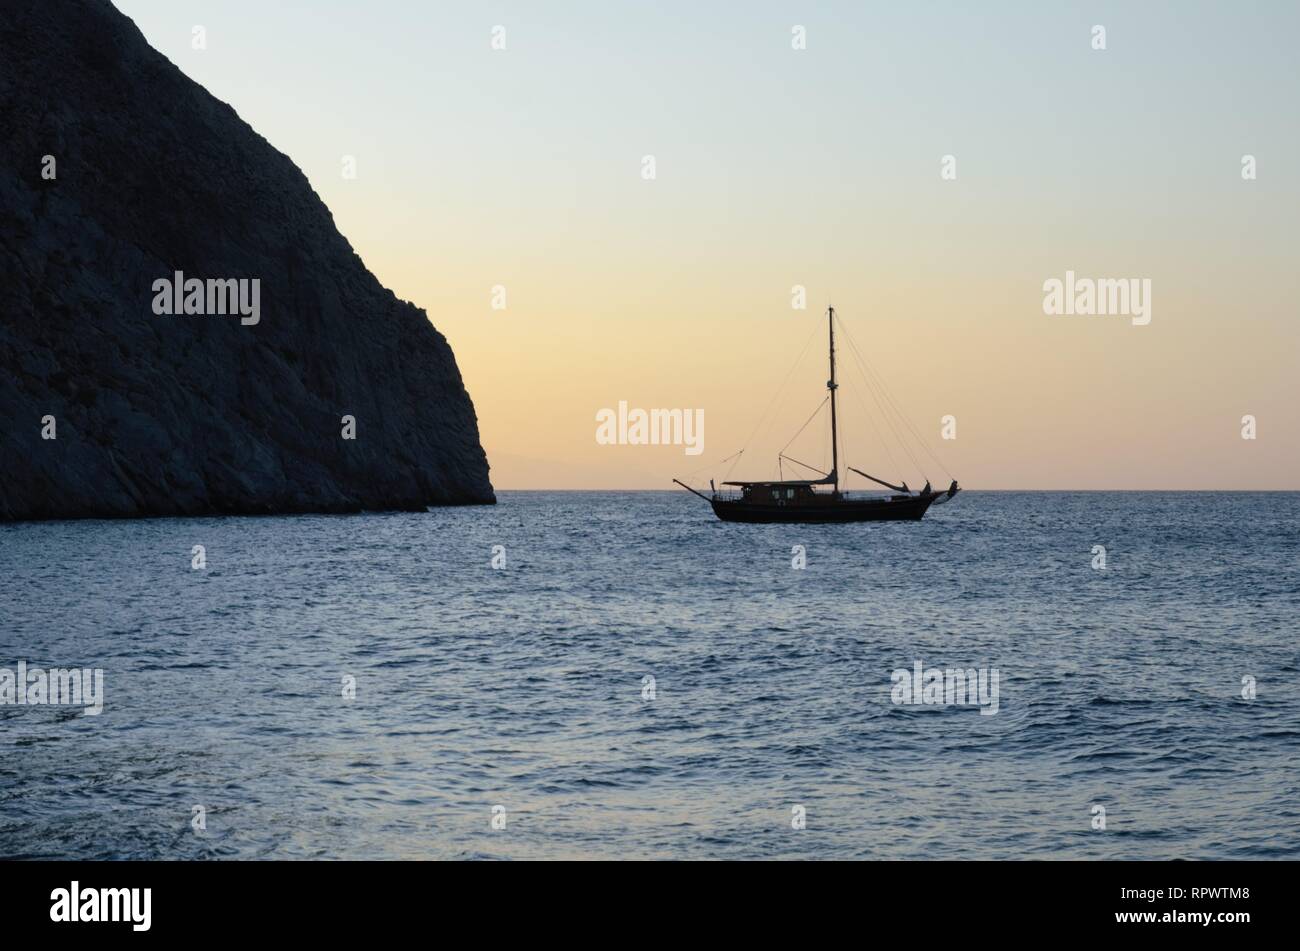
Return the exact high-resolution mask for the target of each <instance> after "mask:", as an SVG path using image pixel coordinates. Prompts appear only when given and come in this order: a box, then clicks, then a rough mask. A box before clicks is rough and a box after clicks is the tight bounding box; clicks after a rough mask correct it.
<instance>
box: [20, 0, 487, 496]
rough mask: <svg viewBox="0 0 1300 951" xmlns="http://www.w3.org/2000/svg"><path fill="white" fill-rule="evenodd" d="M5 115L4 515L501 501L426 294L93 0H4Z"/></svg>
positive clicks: (227, 112)
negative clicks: (379, 264)
mask: <svg viewBox="0 0 1300 951" xmlns="http://www.w3.org/2000/svg"><path fill="white" fill-rule="evenodd" d="M0 129H3V137H4V144H3V146H0V288H3V299H2V300H0V371H3V372H2V373H0V519H30V518H64V517H82V516H137V515H193V514H207V513H259V512H307V511H320V512H329V511H356V510H359V509H418V508H422V507H424V506H425V505H428V504H446V503H471V502H492V501H494V496H493V493H492V487H491V485H490V483H489V482H488V465H487V458H486V456H485V455H484V453H483V449H482V447H481V446H480V444H479V436H478V424H477V420H476V418H475V416H474V407H473V405H472V404H471V402H470V399H469V395H468V394H467V393H466V392H465V387H464V385H463V383H462V382H461V377H460V371H459V370H458V369H457V367H456V360H455V357H454V356H453V355H452V352H451V349H450V347H448V345H447V341H446V340H445V339H444V338H443V336H442V335H441V334H440V333H438V331H437V330H435V329H434V328H433V326H432V325H431V324H430V323H429V321H428V319H427V317H426V315H425V313H424V311H422V310H420V309H418V308H416V307H415V306H413V305H411V304H409V303H406V302H404V301H400V300H398V299H397V298H396V297H395V296H394V295H393V294H392V292H390V291H388V290H386V289H385V288H383V287H382V286H381V285H380V284H379V282H378V281H377V280H376V279H375V277H374V276H373V275H372V274H371V273H370V272H369V271H368V270H366V268H365V265H364V264H363V263H362V262H361V259H360V258H359V257H358V256H357V255H356V253H355V252H354V251H353V250H352V247H351V246H350V245H349V244H348V242H347V240H346V239H344V238H343V236H342V235H340V234H339V232H338V230H337V229H336V228H335V226H334V221H333V218H332V217H331V215H330V213H329V210H328V209H327V208H326V207H325V205H324V204H323V203H322V202H321V200H320V198H319V197H317V195H316V193H315V192H314V191H313V190H312V188H311V186H310V185H309V184H308V182H307V179H306V178H305V176H304V175H303V174H302V172H301V171H299V169H298V168H297V167H296V166H295V165H294V164H293V162H291V161H290V160H289V158H288V157H287V156H285V155H283V154H281V153H280V152H278V151H276V150H275V149H274V148H273V147H271V145H270V144H268V143H267V142H266V140H265V139H263V138H262V137H261V136H260V135H258V134H257V133H256V132H254V131H253V130H252V129H251V128H250V127H249V126H248V125H247V124H246V123H244V122H243V121H242V120H240V118H239V117H238V116H237V115H236V114H235V111H234V110H233V109H231V108H230V107H229V106H227V105H225V104H224V103H222V102H219V101H218V100H216V99H215V98H213V97H212V96H211V95H209V94H208V93H207V91H205V90H204V89H203V88H202V87H201V86H199V85H198V84H196V83H194V82H192V81H191V80H190V79H188V78H187V77H185V76H184V75H183V74H182V73H181V72H180V70H178V69H177V68H176V67H175V66H173V65H172V64H171V63H170V62H169V61H168V60H167V59H166V58H165V57H163V56H162V55H161V54H159V53H158V52H156V51H155V50H153V49H152V48H150V47H149V45H148V44H147V43H146V42H145V40H144V37H143V36H142V35H141V33H140V31H139V30H138V29H136V27H135V25H134V24H133V23H132V22H131V21H130V20H129V19H127V18H126V17H125V16H123V15H122V14H120V13H119V12H118V11H117V10H116V9H115V8H114V7H113V6H112V5H111V4H110V3H108V2H107V0H40V2H38V3H31V2H28V0H0ZM46 156H51V157H52V158H53V164H52V165H51V162H50V160H49V159H47V158H46ZM51 171H52V172H53V176H54V177H52V178H51V177H47V176H49V175H50V174H51ZM176 272H182V273H183V275H184V277H185V279H186V280H187V281H188V280H189V279H193V278H198V279H200V280H202V281H205V282H206V281H209V280H212V281H214V282H215V281H216V280H228V279H236V280H238V279H243V280H244V281H245V283H244V285H243V289H244V290H245V291H246V292H247V293H248V296H246V297H244V298H242V303H243V304H244V305H245V306H244V311H243V312H242V313H241V312H239V311H238V310H237V307H236V306H234V305H235V303H236V301H235V300H233V299H232V300H228V301H227V303H226V308H227V310H234V311H236V312H235V313H233V314H231V313H227V314H226V315H219V314H217V315H213V314H208V315H205V316H199V315H197V314H190V315H185V314H181V315H165V314H164V315H159V314H157V313H155V309H164V310H165V309H167V308H165V307H164V306H163V304H164V303H167V304H170V303H174V301H175V298H174V296H173V295H171V294H170V292H162V291H160V290H159V288H160V287H162V286H163V285H159V284H157V283H156V282H159V281H160V280H164V279H165V280H167V281H172V280H174V278H175V275H176ZM253 279H256V280H257V282H258V285H257V290H258V296H257V299H256V304H257V306H256V308H255V309H254V308H253V307H252V306H251V304H252V303H253V301H252V299H251V296H252V292H253V289H254V285H252V284H251V281H252V280H253ZM209 286H212V285H206V284H205V285H204V292H203V293H198V294H193V295H192V296H190V298H189V304H190V308H191V309H192V310H193V309H220V305H221V300H220V298H221V296H222V294H224V293H227V292H234V291H236V290H237V289H238V287H239V286H238V285H227V284H223V285H220V286H218V287H216V290H219V291H221V292H222V294H216V295H214V296H212V297H209V295H208V294H207V293H206V288H207V287H209ZM189 289H190V290H193V287H192V286H191V287H190V288H189ZM185 303H186V302H185V300H184V299H182V300H181V304H182V306H181V309H182V310H184V309H185ZM254 317H256V322H254ZM345 416H349V417H352V418H353V419H354V420H355V424H354V427H353V428H354V432H355V439H345V438H343V431H344V428H345V422H344V420H343V417H345ZM48 417H52V418H53V423H52V424H51V423H50V421H49V419H47V418H48ZM51 434H52V435H53V436H54V437H55V438H52V439H51V438H44V437H48V436H50V435H51Z"/></svg>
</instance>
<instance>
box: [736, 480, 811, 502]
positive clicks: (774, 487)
mask: <svg viewBox="0 0 1300 951" xmlns="http://www.w3.org/2000/svg"><path fill="white" fill-rule="evenodd" d="M723 485H734V486H737V487H738V488H739V489H740V498H741V500H742V501H744V502H760V503H768V504H770V505H807V504H809V503H816V502H818V501H820V500H821V499H820V497H819V496H818V495H817V493H816V492H814V491H813V483H811V482H724V483H723Z"/></svg>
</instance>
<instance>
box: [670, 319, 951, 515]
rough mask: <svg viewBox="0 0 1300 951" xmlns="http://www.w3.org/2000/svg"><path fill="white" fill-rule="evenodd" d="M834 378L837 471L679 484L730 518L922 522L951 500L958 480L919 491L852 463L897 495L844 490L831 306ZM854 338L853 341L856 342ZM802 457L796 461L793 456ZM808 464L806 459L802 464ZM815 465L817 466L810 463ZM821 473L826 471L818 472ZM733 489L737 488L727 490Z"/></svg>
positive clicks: (830, 385) (832, 396) (833, 431)
mask: <svg viewBox="0 0 1300 951" xmlns="http://www.w3.org/2000/svg"><path fill="white" fill-rule="evenodd" d="M826 323H827V328H828V332H829V349H830V365H831V378H830V380H828V381H827V383H826V388H827V390H829V391H830V396H829V400H830V407H831V470H830V472H827V473H825V474H824V475H823V476H822V477H821V478H818V479H782V480H778V481H775V482H723V483H722V484H723V486H724V491H721V492H720V491H718V489H717V488H716V486H714V485H713V483H712V482H710V487H711V494H710V495H705V494H704V493H703V492H700V491H697V490H696V489H693V488H691V487H690V486H689V485H687V484H686V483H685V482H682V481H681V480H680V479H673V482H675V483H677V484H678V485H680V486H681V487H682V488H683V489H685V490H686V491H688V492H691V493H693V494H695V495H698V496H699V497H700V498H702V499H704V500H705V501H706V502H708V503H709V504H710V505H711V506H712V507H713V511H714V514H716V515H717V516H718V518H720V519H722V520H723V521H724V522H759V523H767V524H771V523H786V522H791V523H793V522H823V523H825V522H894V521H918V520H920V519H921V518H923V517H924V516H925V513H926V512H927V511H929V509H930V506H931V505H934V504H936V503H938V502H941V501H942V502H947V501H949V500H950V499H952V498H953V497H954V496H955V495H956V494H957V493H958V492H959V491H961V490H960V487H959V486H958V485H957V480H956V479H953V480H952V484H951V485H950V486H948V488H947V489H946V490H939V491H936V490H934V489H932V488H931V487H930V483H929V482H928V481H927V482H926V483H925V487H924V488H922V489H921V490H920V491H919V492H918V491H913V490H911V489H909V488H908V487H907V483H906V482H903V483H902V484H901V485H895V484H893V483H891V482H887V481H885V480H884V479H878V478H876V477H875V476H873V475H868V474H867V473H865V472H863V471H862V470H861V469H855V468H853V467H852V466H846V468H847V469H848V470H849V471H850V472H854V473H857V474H858V475H860V476H862V477H863V478H865V479H870V480H871V481H872V482H875V483H876V484H877V485H882V486H884V487H885V488H887V489H890V490H891V491H892V493H893V494H892V495H886V496H880V495H874V496H852V495H850V494H849V493H847V492H841V491H840V453H839V430H838V420H837V414H836V391H837V390H838V389H839V384H838V383H836V381H835V308H834V307H827V309H826ZM850 342H851V341H850ZM791 461H796V460H791ZM798 464H799V465H804V464H803V463H798ZM808 468H811V467H808ZM816 471H821V470H816ZM726 487H731V489H732V491H730V492H728V491H726Z"/></svg>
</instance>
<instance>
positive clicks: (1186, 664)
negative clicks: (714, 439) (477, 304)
mask: <svg viewBox="0 0 1300 951" xmlns="http://www.w3.org/2000/svg"><path fill="white" fill-rule="evenodd" d="M1298 515H1300V494H1248V493H1238V494H1217V495H1212V494H1196V493H1193V494H1151V493H979V492H969V493H965V494H963V495H961V496H960V497H959V498H958V499H957V500H956V501H955V502H954V503H953V504H951V505H948V506H945V507H942V508H939V509H935V510H934V511H933V512H932V513H931V515H930V516H929V517H927V518H926V520H925V521H924V522H921V523H919V524H893V525H890V524H880V525H848V526H744V525H729V524H723V523H720V522H717V521H716V520H714V518H713V516H712V514H711V513H710V512H709V510H708V508H707V506H705V505H704V504H703V503H702V502H699V501H698V500H696V499H694V498H692V497H690V496H688V495H686V494H685V493H502V495H501V504H499V505H498V506H496V507H495V508H460V509H440V510H437V511H433V512H429V513H428V514H422V515H409V514H406V515H367V516H340V517H290V518H219V519H192V520H176V519H162V520H146V521H134V522H102V521H95V522H65V523H43V524H21V525H7V526H0V586H2V587H0V612H2V613H0V667H9V668H13V667H15V666H16V664H17V662H18V661H19V660H26V661H27V662H28V664H29V665H31V666H44V667H50V666H60V667H68V666H86V667H102V668H103V669H104V671H105V691H106V703H105V708H104V712H103V713H102V715H100V716H98V717H86V716H81V715H80V713H79V712H76V711H72V710H69V709H67V708H54V707H33V706H22V707H19V706H0V855H3V856H10V857H12V856H23V857H32V856H47V857H87V858H90V857H94V858H143V857H164V858H165V857H177V858H205V857H212V858H222V857H242V858H249V857H293V858H300V857H343V858H374V857H379V858H423V857H430V858H457V857H518V858H536V857H581V856H597V857H610V858H649V857H697V858H704V857H725V858H742V857H783V858H784V857H789V858H794V857H835V858H849V857H864V858H953V857H961V858H1002V857H1041V858H1065V857H1119V858H1167V857H1180V856H1181V857H1189V858H1243V857H1248V858H1254V857H1262V858H1274V857H1277V858H1280V857H1292V858H1294V857H1296V856H1297V855H1300V821H1298V820H1300V753H1298V752H1297V751H1298V749H1300V661H1298V653H1297V639H1296V634H1297V617H1298V616H1300V612H1298V611H1297V608H1298V607H1300V566H1298V556H1300V529H1297V516H1298ZM196 544H201V545H204V546H205V547H206V551H207V559H208V567H207V569H206V570H201V571H195V570H192V569H191V567H190V563H191V548H192V546H193V545H196ZM494 545H503V546H505V557H506V567H505V568H504V569H503V570H494V569H493V568H492V567H491V564H490V563H491V559H492V546H494ZM793 545H803V546H805V547H806V550H807V568H806V569H805V570H794V569H792V567H791V558H792V556H791V547H792V546H793ZM1094 545H1104V546H1105V547H1106V549H1107V569H1106V570H1105V571H1099V570H1094V569H1093V568H1092V562H1093V553H1092V547H1093V546H1094ZM917 660H920V661H922V662H923V663H924V664H926V665H927V666H929V665H935V666H954V667H956V666H960V667H996V668H997V669H998V670H999V672H1000V700H999V710H998V713H997V714H996V715H992V716H981V715H980V714H979V712H978V709H976V708H973V707H961V708H959V707H947V708H943V707H904V706H896V705H894V704H893V703H891V701H890V686H891V684H890V673H891V671H892V670H893V669H895V668H899V667H903V668H911V667H912V665H913V663H914V662H915V661H917ZM647 675H649V676H653V677H654V678H655V697H654V699H652V700H646V699H643V697H642V692H643V678H644V677H646V676H647ZM345 676H351V677H355V678H356V698H355V700H352V701H345V700H344V699H343V697H342V695H341V694H342V690H343V688H342V679H343V678H344V677H345ZM1246 676H1250V677H1254V678H1255V680H1256V685H1257V691H1258V693H1257V696H1256V698H1255V699H1254V700H1246V699H1243V698H1242V696H1241V693H1242V689H1243V688H1242V678H1243V677H1246ZM196 805H201V806H203V807H204V809H205V813H206V822H207V829H206V831H203V832H196V831H195V830H193V829H192V827H191V817H192V808H193V807H194V806H196ZM1094 805H1102V806H1104V807H1105V810H1106V829H1105V830H1104V831H1101V830H1094V829H1093V828H1092V822H1093V814H1092V808H1093V806H1094ZM494 806H502V807H504V810H505V812H504V818H505V823H506V824H505V828H504V829H499V830H494V829H493V828H492V817H493V812H492V810H493V807H494ZM795 806H803V807H804V809H805V811H806V823H807V825H806V828H804V829H801V830H796V829H793V828H792V817H793V815H794V813H793V811H792V810H793V808H794V807H795Z"/></svg>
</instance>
